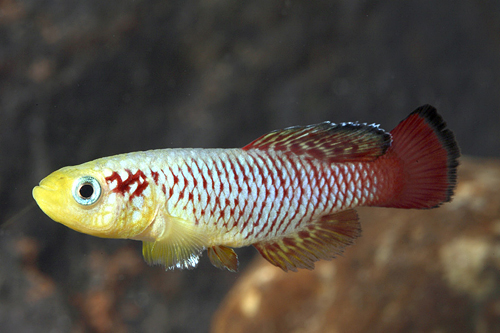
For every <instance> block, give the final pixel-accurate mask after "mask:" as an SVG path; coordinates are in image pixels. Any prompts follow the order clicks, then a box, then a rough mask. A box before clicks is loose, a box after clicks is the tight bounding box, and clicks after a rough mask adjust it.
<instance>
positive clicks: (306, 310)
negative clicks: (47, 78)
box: [212, 158, 500, 333]
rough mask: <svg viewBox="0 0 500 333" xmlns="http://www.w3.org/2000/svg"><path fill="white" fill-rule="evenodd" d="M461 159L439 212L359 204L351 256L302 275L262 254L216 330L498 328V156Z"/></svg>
mask: <svg viewBox="0 0 500 333" xmlns="http://www.w3.org/2000/svg"><path fill="white" fill-rule="evenodd" d="M461 163H462V165H461V167H460V169H459V184H458V187H457V190H456V194H455V197H454V200H453V201H452V202H451V203H447V204H445V205H443V206H442V207H440V208H438V209H433V210H403V209H387V208H362V209H359V210H358V212H359V215H360V218H361V224H362V226H363V235H362V237H361V238H359V239H358V240H357V242H356V244H355V245H353V246H351V247H349V248H348V249H347V250H346V252H345V254H344V256H343V257H340V258H336V259H334V260H333V261H320V262H318V263H317V264H316V268H315V269H314V270H313V271H308V270H301V271H299V272H298V273H284V272H282V271H281V270H280V269H278V268H276V267H274V266H272V265H271V264H269V263H268V262H266V261H265V260H264V259H262V258H258V259H257V260H256V261H255V262H254V263H253V264H252V265H251V266H250V267H248V268H247V270H246V273H245V274H244V276H242V278H241V279H240V281H239V282H238V283H237V284H236V285H235V286H234V288H233V289H232V291H231V292H230V293H229V294H228V296H227V297H226V299H225V300H224V302H223V304H222V305H221V307H220V308H219V309H218V311H217V313H216V315H215V317H214V319H213V322H212V332H214V333H219V332H221V333H222V332H500V162H498V161H490V160H479V159H470V158H463V159H462V160H461Z"/></svg>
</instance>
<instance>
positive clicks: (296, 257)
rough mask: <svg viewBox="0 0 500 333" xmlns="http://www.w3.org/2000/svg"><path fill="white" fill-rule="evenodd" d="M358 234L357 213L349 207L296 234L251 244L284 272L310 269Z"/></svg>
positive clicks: (335, 254)
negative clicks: (316, 262)
mask: <svg viewBox="0 0 500 333" xmlns="http://www.w3.org/2000/svg"><path fill="white" fill-rule="evenodd" d="M360 234H361V226H360V224H359V220H358V215H357V214H356V212H355V211H354V210H352V209H349V210H346V211H343V212H340V213H336V214H331V215H326V216H323V217H322V218H321V219H320V220H318V221H312V222H311V223H310V224H308V225H306V226H305V227H304V228H303V229H302V230H300V231H297V232H296V233H294V234H292V235H290V236H287V237H283V238H279V239H274V240H271V241H267V242H259V243H255V244H253V246H255V248H256V249H257V250H258V251H259V252H260V254H261V255H262V256H263V257H264V258H265V259H266V260H268V261H269V262H270V263H271V264H273V265H275V266H278V267H280V268H281V269H283V270H284V271H285V272H286V271H288V270H292V271H297V268H307V269H313V268H314V262H315V261H318V260H320V259H326V260H330V259H332V258H334V257H335V256H337V255H339V254H340V253H342V252H343V250H344V248H345V247H346V246H347V245H350V244H352V243H353V241H354V239H355V238H357V237H359V235H360Z"/></svg>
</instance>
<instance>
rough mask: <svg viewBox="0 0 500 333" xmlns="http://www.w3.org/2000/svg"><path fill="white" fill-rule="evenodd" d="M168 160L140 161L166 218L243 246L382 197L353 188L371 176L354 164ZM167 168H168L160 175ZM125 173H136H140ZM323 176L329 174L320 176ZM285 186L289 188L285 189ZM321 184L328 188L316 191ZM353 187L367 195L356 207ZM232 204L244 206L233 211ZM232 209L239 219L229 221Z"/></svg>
mask: <svg viewBox="0 0 500 333" xmlns="http://www.w3.org/2000/svg"><path fill="white" fill-rule="evenodd" d="M163 155H164V156H163V157H162V158H158V157H156V158H155V159H147V158H146V159H144V156H140V157H138V159H140V160H141V161H142V162H141V164H143V165H148V167H149V168H148V169H147V170H148V172H147V174H149V175H150V176H149V177H150V178H151V179H150V182H149V186H155V187H156V192H157V193H159V192H160V191H159V190H158V189H159V188H162V186H163V185H165V187H166V189H167V190H166V191H165V193H164V195H165V197H164V199H163V200H164V201H165V202H166V207H167V211H168V212H169V213H170V214H172V215H175V216H177V217H180V218H182V219H185V220H192V221H196V223H197V224H201V225H205V226H207V227H216V228H224V229H226V231H227V232H230V231H231V230H235V231H236V232H237V233H239V234H240V235H241V237H240V238H242V239H245V240H244V241H243V240H240V241H241V244H245V245H246V244H251V243H252V242H253V241H254V240H255V239H256V238H257V237H259V236H263V237H265V238H270V237H274V236H276V235H277V234H286V233H287V232H290V231H293V230H294V229H295V228H297V227H299V226H300V225H302V224H303V223H305V222H307V221H309V220H311V219H314V218H317V217H319V216H321V215H325V214H329V213H332V212H335V211H339V210H343V209H347V208H349V207H351V206H352V205H353V204H362V203H366V202H367V199H368V196H369V195H370V194H371V196H372V197H376V193H377V191H378V189H377V188H376V187H367V188H363V186H360V184H358V183H359V181H358V183H352V184H350V183H351V180H353V179H358V180H359V179H361V176H360V174H362V173H364V174H368V172H369V171H367V170H366V168H364V169H361V168H359V167H361V165H360V166H359V167H358V168H357V167H356V166H355V164H352V165H350V166H349V165H345V166H342V165H339V166H335V167H334V168H333V169H331V168H330V167H329V166H328V165H322V164H321V163H318V162H317V161H313V160H304V161H299V160H298V158H297V157H296V156H293V155H291V156H287V155H284V154H281V153H276V152H275V153H263V152H260V151H256V150H255V151H246V152H245V151H242V150H240V149H238V150H234V151H225V152H224V153H223V154H221V153H220V152H219V151H218V150H210V149H206V150H202V151H197V150H196V149H193V150H190V149H186V150H184V149H174V150H165V151H163ZM193 156H196V158H194V157H193ZM129 159H130V157H129ZM130 160H132V159H130ZM236 161H238V162H237V163H236ZM271 161H279V162H271ZM277 163H279V164H277ZM156 164H157V165H158V166H157V165H156ZM162 165H169V168H167V169H159V168H158V167H159V166H162ZM235 165H239V167H235ZM285 166H288V167H289V169H288V168H286V167H285ZM127 167H129V168H134V169H139V167H140V166H138V165H133V164H130V165H128V166H127ZM158 169H159V170H161V171H162V172H161V173H162V174H163V175H164V177H160V179H159V180H158V182H156V183H155V181H154V179H153V176H152V174H153V172H154V171H152V170H158ZM322 169H323V170H325V169H326V170H327V172H326V173H325V172H321V171H319V170H322ZM139 170H142V169H139ZM142 172H144V170H142ZM244 174H245V175H246V177H244V176H243V175H244ZM265 179H267V181H265ZM162 181H165V183H164V184H163V183H162ZM283 183H285V184H287V185H288V186H284V187H282V184H283ZM319 183H322V184H323V187H319V186H318V184H319ZM368 184H369V183H368ZM356 187H358V188H360V192H359V193H365V194H368V195H363V194H362V195H360V196H359V197H358V198H357V201H356V202H354V201H353V198H354V197H355V195H354V193H353V192H352V189H354V188H356ZM249 188H253V190H250V191H249V193H248V194H247V193H245V192H246V191H248V190H246V189H249ZM280 189H281V191H280ZM368 191H369V192H368ZM162 193H163V191H162ZM169 193H173V195H171V196H169ZM279 193H282V196H283V197H280V195H279ZM129 196H132V194H131V193H129ZM226 201H228V202H229V205H228V204H226ZM160 202H161V200H160ZM235 202H238V203H239V205H237V206H235V207H233V206H232V205H233V204H234V203H235ZM232 208H234V213H233V214H228V211H230V210H231V209H232ZM287 217H288V218H287ZM226 235H227V237H226V238H230V237H234V235H231V234H230V233H226Z"/></svg>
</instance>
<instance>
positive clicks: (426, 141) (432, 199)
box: [383, 105, 460, 208]
mask: <svg viewBox="0 0 500 333" xmlns="http://www.w3.org/2000/svg"><path fill="white" fill-rule="evenodd" d="M391 135H392V139H393V142H392V146H391V148H389V150H388V153H391V154H392V153H394V154H396V156H397V158H398V159H399V160H400V161H401V164H402V168H403V172H402V174H403V179H402V183H403V185H402V186H401V190H400V191H399V193H397V194H396V195H395V197H394V199H393V200H392V201H391V202H388V203H386V204H384V205H383V206H386V207H399V208H433V207H437V206H439V205H440V204H442V203H443V202H447V201H450V199H451V196H452V195H453V192H454V190H455V187H456V183H457V166H458V158H459V157H460V150H459V148H458V145H457V142H456V141H455V137H454V135H453V133H452V132H451V131H450V130H449V129H447V128H446V123H445V122H444V120H443V118H442V117H441V116H440V115H439V114H438V113H437V111H436V109H435V108H434V107H432V106H430V105H423V106H421V107H419V108H418V109H416V110H415V111H413V112H412V113H411V114H410V115H409V116H408V117H407V118H406V119H405V120H403V121H402V122H401V123H399V125H398V126H396V128H394V129H393V130H392V131H391Z"/></svg>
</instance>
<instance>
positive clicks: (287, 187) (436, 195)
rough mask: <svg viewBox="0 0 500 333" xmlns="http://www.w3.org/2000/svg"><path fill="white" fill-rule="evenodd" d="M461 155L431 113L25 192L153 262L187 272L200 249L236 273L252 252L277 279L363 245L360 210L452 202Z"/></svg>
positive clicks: (171, 152) (92, 165)
mask: <svg viewBox="0 0 500 333" xmlns="http://www.w3.org/2000/svg"><path fill="white" fill-rule="evenodd" d="M459 156H460V152H459V148H458V145H457V143H456V141H455V138H454V135H453V133H452V132H451V131H450V130H449V129H447V128H446V124H445V122H444V121H443V119H442V118H441V116H439V115H438V113H437V112H436V109H435V108H433V107H432V106H429V105H424V106H422V107H419V108H418V109H417V110H415V111H414V112H412V113H411V114H410V115H409V116H408V117H407V118H406V119H404V120H403V121H402V122H401V123H399V125H398V126H397V127H396V128H394V129H393V130H392V131H391V132H386V131H384V130H382V129H381V128H380V127H379V125H375V124H366V123H358V122H348V123H339V124H335V123H331V122H323V123H320V124H316V125H310V126H295V127H289V128H285V129H282V130H276V131H273V132H270V133H268V134H265V135H263V136H261V137H259V138H258V139H256V140H255V141H253V142H251V143H250V144H248V145H246V146H245V147H243V148H234V149H194V148H192V149H160V150H150V151H142V152H133V153H127V154H121V155H116V156H111V157H104V158H100V159H97V160H94V161H91V162H87V163H84V164H81V165H77V166H68V167H64V168H62V169H59V170H57V171H55V172H53V173H52V174H50V175H49V176H47V177H46V178H44V179H43V180H42V181H41V182H40V184H39V186H36V187H35V188H34V189H33V197H34V198H35V200H36V202H37V203H38V205H39V206H40V208H41V209H42V211H44V212H45V213H46V214H47V215H48V216H49V217H50V218H52V219H53V220H55V221H57V222H60V223H62V224H64V225H66V226H68V227H69V228H72V229H74V230H76V231H79V232H83V233H86V234H89V235H93V236H98V237H105V238H124V239H135V240H140V241H142V242H143V251H142V252H143V256H144V258H145V260H146V261H147V262H148V263H149V264H160V265H164V266H165V267H166V268H168V269H173V268H193V267H195V266H196V265H197V263H198V261H199V258H200V256H201V254H202V252H203V251H204V250H207V253H208V258H209V259H210V261H211V262H212V264H213V265H214V266H216V267H218V268H226V269H228V270H230V271H236V270H237V267H238V259H237V255H236V253H235V252H234V250H233V249H232V248H237V247H243V246H249V245H253V246H254V247H255V248H256V249H257V250H258V251H259V252H260V254H261V255H262V256H263V257H264V258H265V259H267V260H268V261H269V262H270V263H271V264H273V265H276V266H278V267H280V268H282V269H283V270H285V271H288V270H292V271H296V270H297V269H298V268H307V269H313V268H314V262H316V261H318V260H320V259H327V260H329V259H332V258H334V257H335V256H337V255H339V254H340V253H341V252H342V251H343V250H344V248H345V247H346V246H347V245H350V244H352V243H353V241H354V239H356V238H357V237H358V236H360V232H361V226H360V223H359V219H358V216H357V214H356V212H355V210H354V209H353V208H354V207H357V206H378V207H396V208H434V207H437V206H439V205H440V204H442V203H444V202H447V201H450V200H451V197H452V195H453V191H454V188H455V185H456V169H457V166H458V158H459Z"/></svg>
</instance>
